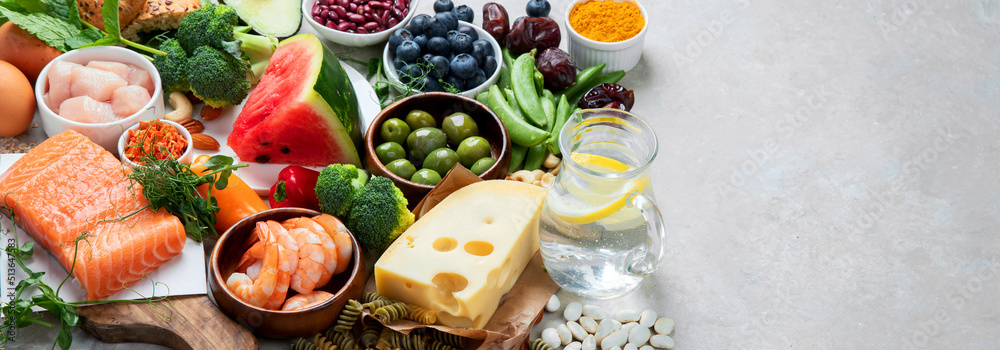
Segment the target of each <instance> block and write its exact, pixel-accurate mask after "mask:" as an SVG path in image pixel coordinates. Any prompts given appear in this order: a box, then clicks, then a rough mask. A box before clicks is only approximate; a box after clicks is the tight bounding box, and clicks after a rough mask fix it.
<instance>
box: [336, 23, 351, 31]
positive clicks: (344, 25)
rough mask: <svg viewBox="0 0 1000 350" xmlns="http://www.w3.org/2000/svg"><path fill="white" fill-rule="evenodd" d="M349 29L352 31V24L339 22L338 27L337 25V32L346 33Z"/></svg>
mask: <svg viewBox="0 0 1000 350" xmlns="http://www.w3.org/2000/svg"><path fill="white" fill-rule="evenodd" d="M351 29H354V23H351V22H341V23H340V24H339V25H337V30H339V31H342V32H346V31H348V30H351Z"/></svg>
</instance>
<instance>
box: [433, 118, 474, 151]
mask: <svg viewBox="0 0 1000 350" xmlns="http://www.w3.org/2000/svg"><path fill="white" fill-rule="evenodd" d="M441 129H442V130H444V134H445V135H448V141H451V144H453V145H457V144H458V143H459V142H462V140H465V139H466V138H468V137H471V136H479V125H477V124H476V121H475V120H472V117H470V116H469V115H468V114H465V113H462V112H456V113H454V114H452V115H449V116H447V117H444V121H442V122H441Z"/></svg>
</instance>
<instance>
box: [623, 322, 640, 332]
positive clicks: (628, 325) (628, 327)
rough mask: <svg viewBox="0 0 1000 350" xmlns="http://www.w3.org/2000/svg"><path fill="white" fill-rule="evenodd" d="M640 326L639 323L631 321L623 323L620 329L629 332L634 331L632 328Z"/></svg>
mask: <svg viewBox="0 0 1000 350" xmlns="http://www.w3.org/2000/svg"><path fill="white" fill-rule="evenodd" d="M638 326H639V323H636V322H629V323H626V324H623V325H622V327H621V329H619V330H620V331H622V332H625V333H628V332H631V331H632V328H635V327H638Z"/></svg>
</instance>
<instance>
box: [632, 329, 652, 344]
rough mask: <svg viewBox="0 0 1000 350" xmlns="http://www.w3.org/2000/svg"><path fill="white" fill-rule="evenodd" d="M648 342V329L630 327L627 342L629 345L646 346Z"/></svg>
mask: <svg viewBox="0 0 1000 350" xmlns="http://www.w3.org/2000/svg"><path fill="white" fill-rule="evenodd" d="M648 340H649V328H646V327H643V326H638V327H632V330H631V331H629V332H628V342H629V344H635V345H636V346H639V345H642V344H646V341H648Z"/></svg>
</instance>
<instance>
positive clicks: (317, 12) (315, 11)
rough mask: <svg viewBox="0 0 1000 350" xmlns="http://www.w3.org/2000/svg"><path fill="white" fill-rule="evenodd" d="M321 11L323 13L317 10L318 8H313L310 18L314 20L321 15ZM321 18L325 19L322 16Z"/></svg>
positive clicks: (319, 9)
mask: <svg viewBox="0 0 1000 350" xmlns="http://www.w3.org/2000/svg"><path fill="white" fill-rule="evenodd" d="M322 11H323V9H321V8H319V6H313V10H312V16H313V18H316V17H317V16H319V15H320V14H321V13H323V12H322ZM323 17H326V16H323Z"/></svg>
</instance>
